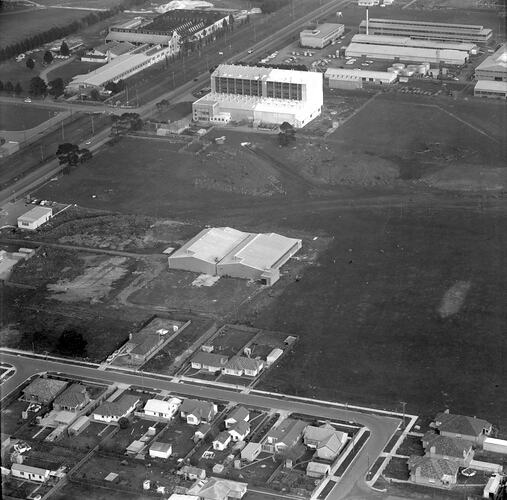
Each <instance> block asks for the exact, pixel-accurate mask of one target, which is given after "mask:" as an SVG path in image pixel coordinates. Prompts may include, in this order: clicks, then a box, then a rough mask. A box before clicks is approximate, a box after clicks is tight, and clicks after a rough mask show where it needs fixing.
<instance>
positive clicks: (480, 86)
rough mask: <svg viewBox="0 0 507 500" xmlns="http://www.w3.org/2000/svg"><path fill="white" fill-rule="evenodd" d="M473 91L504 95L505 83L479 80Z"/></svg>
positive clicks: (506, 90)
mask: <svg viewBox="0 0 507 500" xmlns="http://www.w3.org/2000/svg"><path fill="white" fill-rule="evenodd" d="M474 90H475V91H477V90H483V91H486V92H500V93H502V92H503V93H505V92H507V82H495V81H493V80H479V81H478V82H477V83H476V84H475V88H474Z"/></svg>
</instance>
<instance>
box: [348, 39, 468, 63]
mask: <svg viewBox="0 0 507 500" xmlns="http://www.w3.org/2000/svg"><path fill="white" fill-rule="evenodd" d="M346 52H358V53H361V54H365V55H369V56H370V57H373V56H377V57H380V56H383V58H385V59H392V58H395V57H399V58H400V59H401V60H410V59H411V57H417V59H424V58H427V59H431V60H433V59H437V58H439V59H441V60H453V61H464V60H465V59H466V57H467V56H468V53H467V52H466V51H463V50H445V49H444V50H438V49H424V48H421V47H396V46H393V45H370V44H366V43H351V44H350V45H349V46H348V47H347V49H346Z"/></svg>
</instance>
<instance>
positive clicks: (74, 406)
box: [53, 384, 90, 411]
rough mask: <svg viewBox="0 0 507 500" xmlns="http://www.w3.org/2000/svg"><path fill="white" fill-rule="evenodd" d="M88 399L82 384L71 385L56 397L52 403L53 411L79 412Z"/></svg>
mask: <svg viewBox="0 0 507 500" xmlns="http://www.w3.org/2000/svg"><path fill="white" fill-rule="evenodd" d="M89 401H90V398H89V396H88V391H87V390H86V387H85V386H84V385H82V384H72V385H70V386H69V387H67V389H65V390H64V391H63V392H62V393H60V394H59V395H58V396H56V398H55V400H54V402H53V408H54V409H55V410H66V411H79V410H81V409H83V408H84V407H85V406H86V405H87V404H88V402H89Z"/></svg>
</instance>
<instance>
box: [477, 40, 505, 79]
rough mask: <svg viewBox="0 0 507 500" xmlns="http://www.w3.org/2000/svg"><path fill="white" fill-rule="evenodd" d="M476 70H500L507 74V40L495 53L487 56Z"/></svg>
mask: <svg viewBox="0 0 507 500" xmlns="http://www.w3.org/2000/svg"><path fill="white" fill-rule="evenodd" d="M475 71H476V72H477V71H479V72H480V71H498V72H499V73H503V74H505V75H507V42H506V43H504V44H503V45H502V46H501V47H500V48H499V49H498V50H497V51H496V52H495V53H494V54H491V55H490V56H488V57H486V59H484V61H482V62H481V64H479V66H477V68H476V69H475Z"/></svg>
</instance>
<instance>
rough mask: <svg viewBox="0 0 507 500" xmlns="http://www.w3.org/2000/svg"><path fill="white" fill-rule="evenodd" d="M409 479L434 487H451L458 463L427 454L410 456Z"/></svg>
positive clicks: (454, 482)
mask: <svg viewBox="0 0 507 500" xmlns="http://www.w3.org/2000/svg"><path fill="white" fill-rule="evenodd" d="M408 468H409V470H410V481H412V482H413V483H416V484H422V485H426V486H432V487H434V488H446V489H450V488H452V487H453V486H454V485H455V484H456V482H457V480H458V469H459V465H458V463H457V462H455V461H453V460H445V459H443V458H433V457H429V456H424V457H421V456H411V457H410V458H409V460H408Z"/></svg>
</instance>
